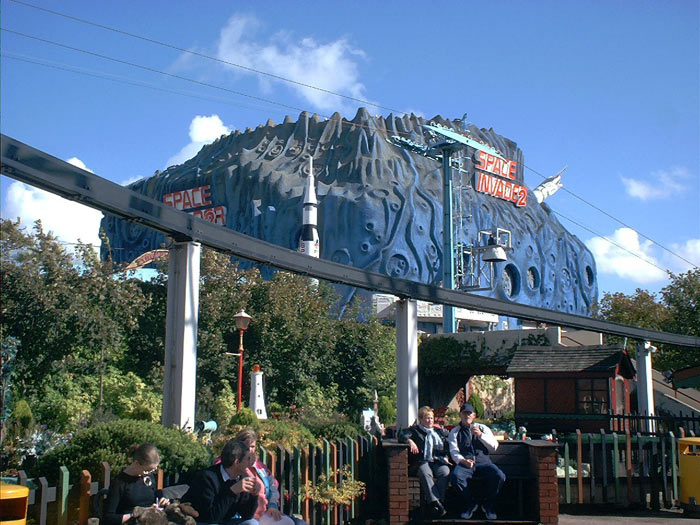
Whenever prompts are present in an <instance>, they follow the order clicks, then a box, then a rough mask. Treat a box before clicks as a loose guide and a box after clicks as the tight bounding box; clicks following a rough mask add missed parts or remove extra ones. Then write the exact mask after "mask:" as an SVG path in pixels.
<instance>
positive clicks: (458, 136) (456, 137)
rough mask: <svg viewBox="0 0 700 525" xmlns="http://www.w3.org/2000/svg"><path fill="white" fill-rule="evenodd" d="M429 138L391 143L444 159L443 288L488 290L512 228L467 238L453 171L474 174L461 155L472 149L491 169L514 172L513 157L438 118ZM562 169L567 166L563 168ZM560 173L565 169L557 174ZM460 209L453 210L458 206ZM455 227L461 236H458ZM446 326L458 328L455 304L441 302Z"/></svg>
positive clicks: (398, 139)
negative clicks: (511, 158)
mask: <svg viewBox="0 0 700 525" xmlns="http://www.w3.org/2000/svg"><path fill="white" fill-rule="evenodd" d="M423 128H425V129H426V130H427V131H428V132H429V135H430V136H431V138H432V139H433V140H432V141H431V142H430V143H429V144H428V145H423V144H419V143H417V142H414V141H412V140H410V139H406V138H403V137H399V136H397V135H393V136H392V137H391V138H390V139H388V140H389V142H390V143H391V144H394V145H396V146H400V147H402V148H405V149H407V150H410V151H412V152H414V153H418V154H420V155H423V156H424V157H427V158H430V159H433V160H435V161H438V162H441V163H442V168H443V231H442V243H443V252H442V253H443V254H452V255H453V256H452V257H443V261H442V264H443V288H447V289H449V290H454V289H455V287H456V288H458V289H460V290H465V291H470V292H471V291H480V290H490V289H491V288H493V286H494V284H495V282H494V268H493V265H494V263H496V262H502V261H506V260H507V255H506V251H508V250H511V249H512V245H511V233H510V231H508V230H505V229H503V228H496V230H495V231H488V230H482V231H479V232H478V234H477V237H476V239H468V240H467V239H465V238H464V228H463V224H462V222H463V219H464V212H463V210H462V199H461V198H460V197H461V193H462V190H463V185H462V183H461V181H462V178H461V177H460V182H459V184H458V185H457V191H456V195H455V193H454V192H453V177H452V170H453V169H456V170H457V171H458V172H463V173H467V174H469V173H471V172H470V171H469V170H467V169H465V168H464V165H463V163H464V162H469V161H471V157H470V156H466V155H460V153H462V152H464V151H465V150H467V149H468V148H471V149H472V150H476V151H478V152H480V153H481V154H484V155H485V156H486V158H488V159H489V160H488V161H489V162H490V163H491V165H492V166H493V169H495V170H497V171H500V172H502V173H504V174H506V175H510V172H511V170H512V167H513V166H512V161H510V160H508V159H506V158H505V157H504V156H503V155H502V154H501V153H500V152H499V151H498V150H496V149H495V148H493V147H492V146H490V145H488V144H485V143H484V142H482V141H480V140H477V139H475V138H473V137H471V136H469V135H467V134H463V133H460V132H457V131H455V130H453V129H449V128H446V127H444V126H441V125H440V124H437V123H430V124H424V125H423ZM562 171H563V170H562ZM558 175H559V177H560V178H561V172H560V173H559V174H558ZM455 208H457V212H456V213H454V212H453V211H454V209H455ZM455 232H456V234H457V239H455ZM443 331H444V333H454V332H455V331H456V322H455V315H454V307H452V306H443Z"/></svg>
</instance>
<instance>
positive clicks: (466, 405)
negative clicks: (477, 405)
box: [459, 403, 474, 413]
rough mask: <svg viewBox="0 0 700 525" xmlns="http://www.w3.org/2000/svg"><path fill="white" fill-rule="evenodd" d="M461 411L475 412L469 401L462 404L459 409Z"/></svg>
mask: <svg viewBox="0 0 700 525" xmlns="http://www.w3.org/2000/svg"><path fill="white" fill-rule="evenodd" d="M459 411H460V412H471V413H474V407H473V406H471V405H470V404H469V403H464V404H463V405H462V408H460V409H459Z"/></svg>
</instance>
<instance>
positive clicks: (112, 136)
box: [0, 0, 700, 293]
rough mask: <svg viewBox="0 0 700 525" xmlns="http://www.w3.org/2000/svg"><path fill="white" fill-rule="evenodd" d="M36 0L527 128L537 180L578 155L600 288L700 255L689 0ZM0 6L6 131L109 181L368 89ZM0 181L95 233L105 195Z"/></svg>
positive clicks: (384, 95)
mask: <svg viewBox="0 0 700 525" xmlns="http://www.w3.org/2000/svg"><path fill="white" fill-rule="evenodd" d="M27 3H29V4H33V5H37V6H40V7H42V8H46V9H50V10H53V11H58V12H60V13H62V14H64V15H69V16H72V17H77V18H81V19H84V20H88V21H90V22H93V23H96V24H100V25H103V26H108V27H111V28H114V29H118V30H120V31H123V32H128V33H132V34H135V35H139V36H142V37H145V38H149V39H152V40H157V41H160V42H164V43H167V44H170V45H172V46H174V47H176V48H182V49H187V50H190V51H194V52H196V53H200V54H203V55H207V56H212V57H217V58H219V59H221V60H225V61H229V62H233V63H236V64H240V65H244V66H246V67H249V68H253V69H257V70H261V71H265V72H268V73H271V74H273V75H277V76H281V77H285V78H291V79H293V80H295V81H298V82H302V83H306V84H311V85H314V86H319V87H322V88H325V89H327V90H330V91H334V92H338V93H342V94H345V95H347V96H350V97H354V98H359V99H363V100H367V101H370V102H373V103H376V104H378V105H379V106H382V107H372V106H368V107H369V109H370V112H372V113H373V114H383V115H387V114H388V113H389V112H390V111H391V109H387V108H392V109H393V110H395V112H415V113H417V114H421V115H422V116H424V117H427V118H429V117H432V116H434V115H438V114H439V115H442V116H444V117H446V118H461V117H462V115H463V114H464V113H467V114H468V120H469V121H470V122H472V123H474V124H476V125H477V126H479V127H485V128H491V127H493V128H494V130H495V131H496V132H498V133H500V134H502V135H504V136H506V137H508V138H509V139H511V140H513V141H515V142H516V143H517V144H518V145H519V146H520V148H521V149H522V150H523V153H524V158H525V165H526V167H527V168H526V170H525V176H526V182H527V183H528V185H529V186H530V188H534V187H535V186H536V185H537V184H539V183H540V182H541V181H542V177H541V176H539V175H538V174H536V173H535V172H534V171H536V172H538V173H539V174H542V175H544V176H546V177H548V176H551V175H553V174H555V173H556V172H558V171H559V170H560V169H561V168H562V167H564V166H565V165H568V169H567V171H566V172H565V173H564V176H563V181H562V182H563V184H564V189H563V190H560V191H559V192H558V193H556V194H555V195H553V196H552V197H550V198H549V199H548V200H547V203H548V204H549V205H550V206H551V207H552V208H553V209H554V210H555V211H556V212H558V213H559V214H561V215H562V216H564V217H567V218H568V219H572V220H573V221H575V223H572V222H570V221H569V220H568V219H566V218H561V219H560V220H561V222H562V224H564V226H565V227H566V228H567V229H569V230H570V231H571V232H573V233H574V234H576V235H577V236H578V237H579V238H581V239H582V240H583V241H584V242H586V244H587V245H588V246H589V247H590V248H591V249H592V250H593V251H594V253H595V255H596V261H597V264H598V272H599V273H598V278H599V283H600V289H601V292H603V291H621V292H624V293H631V292H633V291H634V290H635V288H637V287H641V288H646V289H649V290H651V291H654V292H656V291H658V290H659V289H660V288H662V287H663V286H664V285H665V284H667V282H668V281H667V279H666V277H665V273H664V271H662V269H664V270H671V271H673V272H675V273H678V272H682V271H686V270H688V269H689V268H691V263H692V264H693V265H695V266H700V195H699V192H700V27H699V26H700V3H698V2H697V1H696V0H666V1H663V2H660V1H654V2H647V1H640V0H629V1H610V0H608V1H603V0H600V1H577V0H568V1H565V2H563V1H519V2H516V1H492V2H466V1H464V2H417V1H403V2H398V1H385V2H369V1H356V2H342V3H341V2H332V1H297V2H281V1H268V2H246V1H239V2H231V1H217V0H210V1H208V2H185V1H173V0H170V1H165V0H159V1H156V0H153V1H149V2H140V1H134V0H130V1H121V2H117V1H102V2H94V1H82V0H80V1H78V0H76V1H71V0H62V1H49V0H27ZM0 6H1V9H2V17H1V20H2V28H3V31H2V34H1V35H0V38H1V41H0V42H1V48H2V67H1V71H0V74H1V81H2V84H1V106H0V111H1V118H2V120H1V124H0V125H1V128H2V133H4V134H6V135H9V136H11V137H13V138H16V139H18V140H20V141H22V142H25V143H27V144H30V145H31V146H33V147H36V148H38V149H41V150H43V151H46V152H48V153H50V154H52V155H54V156H56V157H59V158H62V159H65V160H68V159H74V160H73V162H75V163H78V164H80V163H82V165H83V166H85V167H87V168H88V169H90V170H92V171H94V172H95V173H97V174H99V175H101V176H103V177H106V178H108V179H110V180H113V181H115V182H118V183H125V182H130V181H133V180H135V179H137V178H140V177H144V176H150V175H152V174H153V172H154V171H155V170H163V169H164V168H165V167H167V166H168V165H169V164H173V163H176V162H178V163H179V162H182V161H184V160H185V159H186V158H188V157H189V156H192V155H194V154H195V153H196V152H197V151H198V149H199V148H200V147H201V146H202V145H204V144H206V143H208V142H211V141H212V140H214V139H215V138H216V137H218V136H219V135H220V134H222V133H225V132H228V131H230V130H233V129H241V130H245V129H246V128H247V127H250V128H255V127H256V126H257V125H260V124H265V122H266V121H267V119H268V118H271V119H272V120H274V121H276V122H280V121H281V120H283V119H284V116H285V115H287V114H289V115H291V116H292V118H293V119H295V120H296V118H297V117H298V114H299V112H300V110H301V109H305V110H308V111H311V112H317V113H319V114H320V115H326V116H329V115H331V114H332V113H333V112H335V111H338V112H340V113H341V114H342V115H343V116H345V117H347V118H352V117H353V116H354V114H355V112H356V109H357V107H358V106H359V105H363V104H359V103H357V102H353V101H351V100H348V99H346V98H340V97H337V96H333V95H329V94H326V93H322V92H319V91H315V90H309V89H307V88H303V87H300V86H298V85H296V84H292V83H288V82H283V81H280V80H277V79H275V78H273V77H270V76H263V75H259V74H254V73H251V72H249V71H247V70H244V69H240V68H235V67H231V66H228V65H225V64H223V63H221V62H216V61H213V60H208V59H205V58H202V57H199V56H195V55H192V54H188V53H185V52H183V51H180V50H177V49H174V48H172V47H165V46H160V45H156V44H154V43H149V42H146V41H144V40H139V39H137V38H134V37H130V36H127V35H125V34H123V33H116V32H113V31H108V30H105V29H103V28H99V27H96V26H94V25H88V24H85V23H81V22H79V21H76V20H72V19H69V18H66V17H62V16H57V15H56V14H51V13H48V12H46V11H41V10H37V9H35V8H32V7H29V6H27V5H25V4H24V0H23V2H22V3H20V2H15V1H12V0H0ZM18 32H19V33H23V34H25V35H31V36H34V37H39V38H41V39H44V40H50V41H52V42H55V43H60V44H62V45H63V46H69V47H72V48H77V49H80V50H83V51H87V52H89V53H92V54H88V53H85V52H79V51H76V50H75V49H67V48H66V47H59V46H57V45H55V44H50V43H47V42H41V41H38V40H35V39H31V38H27V37H26V36H21V35H18V34H17V33H18ZM95 54H98V55H104V56H108V57H111V58H113V59H117V60H119V61H121V62H116V61H114V60H107V59H105V58H102V57H98V56H95ZM124 62H128V63H130V64H135V65H138V66H141V67H140V68H139V67H135V66H134V65H128V64H126V63H124ZM38 63H39V64H38ZM144 68H150V69H151V70H158V71H161V72H164V73H167V74H161V73H157V72H155V71H147V70H145V69H144ZM176 77H183V78H187V79H191V80H192V81H186V80H184V79H183V78H176ZM213 86H215V87H213ZM232 91H236V92H241V93H245V94H248V95H252V96H253V97H258V98H262V99H266V100H270V101H274V102H276V103H278V105H273V104H270V103H266V102H263V101H261V100H258V99H255V98H250V97H244V96H240V95H236V94H234V93H233V92H232ZM365 105H366V104H365ZM284 106H290V107H284ZM532 170H534V171H532ZM0 197H1V199H2V201H1V202H2V216H3V217H11V218H15V217H17V216H21V217H22V219H23V222H25V223H27V224H31V223H32V222H33V221H34V220H36V219H37V218H41V219H42V222H43V224H44V227H45V228H46V229H52V230H54V231H55V232H56V233H57V234H58V235H59V236H60V237H61V238H62V239H64V240H66V241H68V242H71V241H74V240H75V239H76V238H78V237H79V238H80V239H81V240H83V241H86V242H98V241H97V225H98V222H99V216H100V214H99V213H96V212H94V211H92V210H88V209H81V207H80V206H78V205H69V204H66V203H65V201H60V200H59V199H58V198H55V197H49V196H46V195H44V194H43V193H42V192H40V191H39V190H36V189H34V188H31V187H28V186H25V185H23V184H20V183H14V181H12V180H11V179H7V178H2V191H1V195H0ZM582 200H585V201H588V202H590V203H592V204H594V205H595V206H596V207H598V208H600V209H601V210H604V212H605V213H607V214H609V215H611V216H612V217H614V218H615V219H617V221H616V220H614V219H612V218H611V217H609V216H608V215H605V214H603V213H601V212H599V211H598V210H596V209H594V208H592V207H590V206H588V205H587V204H585V203H584V202H583V201H582ZM618 221H620V222H618ZM602 237H607V238H608V239H612V240H613V241H614V242H615V243H616V244H610V243H609V242H608V241H607V240H605V239H603V238H602ZM649 239H653V240H654V241H657V242H658V243H660V244H661V245H663V247H665V248H666V249H667V250H666V249H664V248H662V247H660V246H659V245H658V244H655V243H654V242H652V241H651V240H649ZM620 246H622V247H624V248H626V250H627V251H625V250H623V249H621V248H620ZM630 252H632V253H630ZM671 252H673V253H671ZM677 255H680V256H681V257H682V258H679V257H678V256H677ZM684 259H685V260H684ZM646 261H649V262H651V263H652V264H649V263H648V262H646ZM688 261H689V262H688Z"/></svg>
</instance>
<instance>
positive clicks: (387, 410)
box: [377, 396, 396, 425]
mask: <svg viewBox="0 0 700 525" xmlns="http://www.w3.org/2000/svg"><path fill="white" fill-rule="evenodd" d="M377 412H379V414H378V415H379V421H381V422H382V423H383V424H384V425H393V424H394V423H396V405H395V404H394V402H393V401H392V400H391V398H389V397H384V396H379V403H378V405H377Z"/></svg>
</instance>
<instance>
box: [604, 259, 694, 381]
mask: <svg viewBox="0 0 700 525" xmlns="http://www.w3.org/2000/svg"><path fill="white" fill-rule="evenodd" d="M670 277H671V282H670V284H669V285H668V286H666V287H664V288H663V289H662V290H661V294H660V297H657V296H656V295H655V294H653V293H649V292H648V291H647V290H642V289H639V288H638V289H637V290H636V291H635V293H634V294H631V295H625V294H623V293H619V292H616V293H605V294H604V295H603V297H602V298H601V300H600V302H599V303H598V304H597V305H596V308H595V309H594V315H595V316H596V317H598V318H599V319H605V320H607V321H613V322H616V323H623V324H631V325H635V326H639V327H642V328H649V329H652V330H661V331H664V332H672V333H676V334H683V335H695V336H697V335H700V269H699V268H695V269H694V270H690V271H688V272H686V273H682V274H679V275H674V274H670ZM616 339H620V338H616ZM657 346H658V352H657V354H655V356H654V358H653V364H654V368H656V369H659V370H677V369H680V368H685V367H688V366H694V365H697V364H698V363H699V362H700V349H698V348H682V347H675V346H672V345H657ZM630 347H632V342H630Z"/></svg>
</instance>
